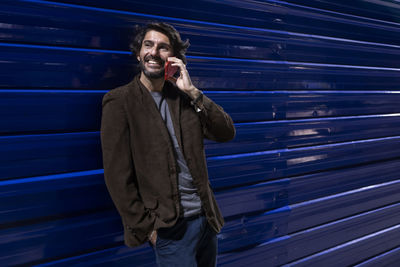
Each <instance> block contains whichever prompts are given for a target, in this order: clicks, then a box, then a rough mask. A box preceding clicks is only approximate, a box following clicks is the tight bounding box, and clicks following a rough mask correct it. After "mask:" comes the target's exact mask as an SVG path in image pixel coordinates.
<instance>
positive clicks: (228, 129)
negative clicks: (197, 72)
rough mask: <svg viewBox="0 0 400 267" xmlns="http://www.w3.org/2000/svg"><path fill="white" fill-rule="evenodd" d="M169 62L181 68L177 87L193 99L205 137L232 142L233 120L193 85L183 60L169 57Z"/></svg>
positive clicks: (233, 132) (233, 133) (233, 134)
mask: <svg viewBox="0 0 400 267" xmlns="http://www.w3.org/2000/svg"><path fill="white" fill-rule="evenodd" d="M168 61H172V62H173V63H172V66H177V67H179V70H180V72H179V77H178V78H177V79H176V81H175V83H176V86H177V87H178V88H179V89H180V90H181V91H183V92H185V93H186V94H187V95H188V96H189V97H190V98H191V99H192V104H193V106H194V109H195V111H196V112H198V113H199V116H200V120H201V123H202V126H203V133H204V136H205V137H206V138H208V139H211V140H214V141H217V142H227V141H229V140H232V139H233V138H234V137H235V134H236V130H235V126H234V125H233V121H232V118H231V117H230V116H229V115H228V114H227V113H226V112H225V111H224V110H223V109H222V108H221V107H220V106H218V105H217V104H215V103H214V102H213V101H212V100H211V99H209V98H208V97H206V96H205V95H203V93H202V92H201V91H200V90H199V89H197V88H196V87H195V86H194V85H193V83H192V80H191V79H190V75H189V72H188V71H187V69H186V65H185V64H184V63H183V62H182V60H181V59H179V58H176V57H169V58H168Z"/></svg>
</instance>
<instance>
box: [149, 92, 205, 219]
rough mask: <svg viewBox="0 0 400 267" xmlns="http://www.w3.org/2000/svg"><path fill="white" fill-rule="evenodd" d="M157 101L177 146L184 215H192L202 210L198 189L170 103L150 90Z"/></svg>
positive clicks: (180, 192)
mask: <svg viewBox="0 0 400 267" xmlns="http://www.w3.org/2000/svg"><path fill="white" fill-rule="evenodd" d="M150 93H151V95H152V96H153V98H154V101H155V102H156V105H157V107H158V110H159V111H160V114H161V117H162V118H163V120H164V122H165V125H166V126H167V129H168V132H169V134H170V137H171V140H172V142H173V145H174V148H175V155H176V161H177V163H178V167H179V174H178V189H179V194H180V201H181V205H182V207H183V216H184V217H190V216H193V215H197V214H199V213H200V212H201V201H200V197H199V195H198V194H197V189H196V187H195V186H194V185H193V178H192V175H191V174H190V171H189V168H188V166H187V164H186V160H185V158H184V156H183V153H182V151H181V149H180V147H179V143H178V140H177V138H176V135H175V130H174V126H173V124H172V119H171V113H170V112H169V108H168V103H167V101H165V99H164V98H163V96H162V93H160V92H150Z"/></svg>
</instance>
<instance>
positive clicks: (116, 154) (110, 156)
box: [101, 90, 155, 245]
mask: <svg viewBox="0 0 400 267" xmlns="http://www.w3.org/2000/svg"><path fill="white" fill-rule="evenodd" d="M113 91H114V90H112V91H110V92H108V93H107V94H106V95H105V96H104V97H103V103H102V106H103V110H102V119H101V145H102V151H103V167H104V178H105V182H106V186H107V188H108V191H109V193H110V195H111V198H112V200H113V202H114V204H115V206H116V208H117V210H118V212H119V213H120V215H121V217H122V221H123V223H124V227H126V229H125V232H126V231H128V234H129V233H131V234H132V235H133V236H132V237H133V240H135V243H137V244H138V245H139V244H141V243H143V242H145V241H146V240H147V239H148V235H149V233H150V232H151V231H152V230H153V225H154V220H155V216H154V214H153V213H151V212H149V210H147V209H146V208H145V206H144V204H143V202H142V200H141V197H140V193H139V191H138V188H137V180H136V174H135V167H134V162H133V159H132V154H131V150H130V148H131V145H130V138H129V125H128V121H127V116H126V114H125V108H124V97H123V95H122V94H121V93H120V92H113ZM125 234H126V233H125Z"/></svg>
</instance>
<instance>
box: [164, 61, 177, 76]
mask: <svg viewBox="0 0 400 267" xmlns="http://www.w3.org/2000/svg"><path fill="white" fill-rule="evenodd" d="M171 64H172V62H171V61H167V62H165V65H164V70H165V74H164V80H170V79H172V80H175V79H174V75H175V73H176V72H177V71H178V67H177V66H171Z"/></svg>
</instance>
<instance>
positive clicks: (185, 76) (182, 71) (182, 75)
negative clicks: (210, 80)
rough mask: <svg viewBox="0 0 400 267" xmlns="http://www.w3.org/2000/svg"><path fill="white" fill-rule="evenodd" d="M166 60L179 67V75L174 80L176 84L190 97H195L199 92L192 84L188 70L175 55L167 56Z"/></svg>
mask: <svg viewBox="0 0 400 267" xmlns="http://www.w3.org/2000/svg"><path fill="white" fill-rule="evenodd" d="M168 61H170V62H172V64H171V66H177V67H179V77H178V78H177V79H176V80H174V82H175V84H176V86H177V87H178V88H179V89H180V90H182V91H183V92H185V93H186V94H187V95H189V97H191V98H192V99H196V98H197V97H198V96H199V95H200V94H201V92H200V90H199V89H197V88H196V87H195V86H194V85H193V83H192V80H191V79H190V76H189V72H188V71H187V69H186V65H185V64H184V63H183V61H182V60H181V59H179V58H177V57H168Z"/></svg>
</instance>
